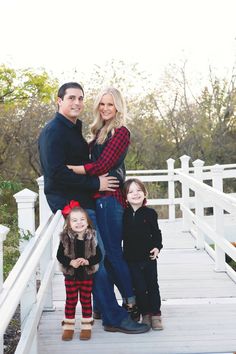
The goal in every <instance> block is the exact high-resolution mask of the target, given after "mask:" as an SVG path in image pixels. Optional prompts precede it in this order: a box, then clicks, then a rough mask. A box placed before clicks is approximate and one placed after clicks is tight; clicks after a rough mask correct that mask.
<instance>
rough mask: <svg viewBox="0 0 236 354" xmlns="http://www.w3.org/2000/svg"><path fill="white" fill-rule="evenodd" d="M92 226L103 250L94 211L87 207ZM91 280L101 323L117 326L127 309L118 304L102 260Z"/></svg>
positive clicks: (124, 316)
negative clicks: (100, 315)
mask: <svg viewBox="0 0 236 354" xmlns="http://www.w3.org/2000/svg"><path fill="white" fill-rule="evenodd" d="M87 212H88V215H89V217H90V218H91V220H92V222H93V225H94V227H95V228H96V229H97V234H98V243H99V246H100V248H101V250H102V252H104V249H103V245H102V242H101V238H100V235H99V230H98V228H97V222H96V215H95V211H94V210H92V209H87ZM93 279H94V282H93V298H94V300H95V302H96V306H97V309H99V311H101V314H102V320H103V325H104V326H106V325H112V326H119V325H120V323H121V321H122V320H123V319H124V318H126V317H127V311H126V310H125V309H123V308H122V307H121V306H119V304H118V302H117V300H116V296H115V293H114V283H113V282H112V279H111V278H110V277H109V275H108V273H107V271H106V269H105V267H104V262H103V260H102V261H101V262H100V264H99V269H98V271H97V272H96V273H95V274H94V278H93Z"/></svg>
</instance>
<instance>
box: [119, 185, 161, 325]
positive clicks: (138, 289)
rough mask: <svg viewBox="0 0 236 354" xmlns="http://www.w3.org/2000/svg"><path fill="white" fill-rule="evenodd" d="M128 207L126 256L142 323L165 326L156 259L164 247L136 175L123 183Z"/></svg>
mask: <svg viewBox="0 0 236 354" xmlns="http://www.w3.org/2000/svg"><path fill="white" fill-rule="evenodd" d="M124 195H125V198H126V201H127V203H128V207H127V209H126V210H125V212H124V219H123V225H124V241H123V251H124V257H125V259H126V260H127V262H128V265H129V269H130V272H131V277H132V280H133V284H134V288H135V293H136V299H137V305H138V308H139V310H140V312H141V314H142V323H146V324H149V325H150V326H151V327H152V329H153V330H161V329H163V326H162V321H161V310H160V308H161V298H160V293H159V285H158V281H157V262H156V258H157V257H158V254H159V252H160V250H161V248H162V235H161V231H160V229H159V226H158V222H157V213H156V211H155V210H154V209H152V208H149V207H147V206H145V204H146V197H147V190H146V188H145V186H144V184H143V183H142V182H141V181H140V180H139V179H136V178H133V179H128V180H127V181H126V182H125V184H124Z"/></svg>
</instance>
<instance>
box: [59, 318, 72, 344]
mask: <svg viewBox="0 0 236 354" xmlns="http://www.w3.org/2000/svg"><path fill="white" fill-rule="evenodd" d="M61 324H62V329H63V332H62V337H61V339H62V340H66V341H68V340H72V339H73V335H74V330H75V319H74V318H73V319H71V318H65V319H64V320H63V321H62V323H61Z"/></svg>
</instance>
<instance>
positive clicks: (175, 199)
mask: <svg viewBox="0 0 236 354" xmlns="http://www.w3.org/2000/svg"><path fill="white" fill-rule="evenodd" d="M180 161H181V167H180V168H174V163H175V160H173V159H169V160H168V161H167V169H166V170H143V171H141V170H139V171H128V172H127V178H130V177H137V178H139V179H141V180H142V181H144V182H145V183H149V182H157V183H160V182H161V183H166V191H167V193H166V194H167V197H166V198H159V197H158V198H152V199H148V203H149V205H155V206H157V208H159V207H161V206H167V207H168V218H167V219H166V220H165V221H166V222H175V221H176V219H177V217H178V218H179V219H178V220H181V219H182V220H183V230H184V231H188V232H191V233H192V235H193V237H194V238H195V240H196V248H197V249H202V248H205V249H206V251H207V252H208V253H209V254H210V255H211V257H213V258H214V259H215V270H216V271H224V272H227V273H228V274H229V276H230V277H231V278H232V279H233V280H234V281H236V277H235V272H234V271H233V270H232V269H231V268H230V267H229V266H228V265H227V264H226V262H225V254H227V255H229V256H230V257H231V258H232V259H234V260H235V261H236V248H234V247H233V246H232V245H231V243H230V242H229V241H228V240H227V239H226V238H225V236H226V232H225V230H226V226H227V222H228V220H229V218H230V220H231V224H232V230H236V198H235V197H234V195H233V196H232V195H227V194H225V193H223V182H224V180H226V179H232V178H234V179H235V178H236V164H231V165H220V166H219V165H215V166H204V162H203V161H201V160H196V161H194V162H193V167H189V161H190V157H189V156H185V155H184V156H182V157H181V158H180ZM206 180H207V181H211V183H212V187H210V186H209V185H207V184H206V183H204V181H206ZM37 182H38V186H39V220H40V223H39V227H38V228H37V230H36V231H35V202H36V199H37V194H36V193H34V192H32V191H29V190H28V189H25V190H23V191H21V192H19V193H17V194H15V195H14V197H15V199H16V202H17V207H18V225H19V230H20V233H21V235H24V234H26V233H27V234H28V233H30V234H31V236H32V237H31V238H30V240H29V241H24V242H21V246H20V252H21V256H20V258H19V260H18V261H17V263H16V265H15V266H14V268H13V270H12V271H11V273H10V274H9V276H8V278H7V279H6V280H5V281H4V282H3V276H2V274H3V270H2V268H3V252H2V246H3V242H4V240H5V238H6V236H7V233H8V231H9V229H8V228H6V227H4V226H0V318H1V321H0V354H2V353H3V334H4V332H5V331H6V328H7V326H8V324H9V322H10V320H11V318H12V317H13V315H14V313H15V311H16V309H17V307H18V305H19V304H20V310H21V338H20V341H19V344H18V347H17V349H16V351H15V353H17V354H22V353H25V354H26V353H27V354H28V353H30V354H36V353H37V326H38V323H39V320H40V316H41V313H42V311H43V310H45V311H46V310H47V311H53V310H54V309H53V302H52V277H53V274H54V266H55V253H56V249H57V244H58V234H59V232H60V230H61V228H62V224H63V218H62V216H61V213H60V211H58V212H57V213H56V214H55V215H54V216H53V215H52V214H51V212H50V209H49V207H48V204H47V202H46V198H45V195H44V193H43V178H42V177H40V178H38V180H37ZM180 187H181V188H180ZM190 190H191V193H190ZM177 191H178V193H179V196H177ZM178 207H180V209H181V211H182V215H179V213H180V210H179V208H178ZM208 207H213V215H212V216H206V215H204V208H208ZM224 211H226V212H227V213H228V214H227V215H226V214H225V213H224ZM233 232H235V231H232V233H233ZM234 237H235V239H234V240H235V241H236V235H235V234H234ZM210 244H213V245H214V249H213V248H212V247H210Z"/></svg>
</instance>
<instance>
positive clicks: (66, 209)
mask: <svg viewBox="0 0 236 354" xmlns="http://www.w3.org/2000/svg"><path fill="white" fill-rule="evenodd" d="M79 207H80V203H79V202H77V201H76V200H71V201H70V203H69V204H67V205H66V206H65V207H64V208H63V209H62V211H61V212H62V215H63V216H64V217H65V218H66V217H67V215H69V214H70V212H71V210H72V209H73V208H79Z"/></svg>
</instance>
